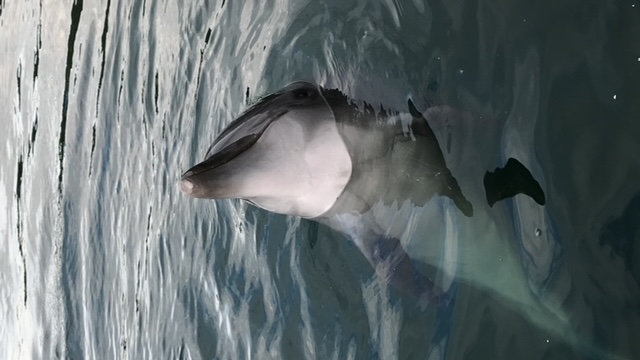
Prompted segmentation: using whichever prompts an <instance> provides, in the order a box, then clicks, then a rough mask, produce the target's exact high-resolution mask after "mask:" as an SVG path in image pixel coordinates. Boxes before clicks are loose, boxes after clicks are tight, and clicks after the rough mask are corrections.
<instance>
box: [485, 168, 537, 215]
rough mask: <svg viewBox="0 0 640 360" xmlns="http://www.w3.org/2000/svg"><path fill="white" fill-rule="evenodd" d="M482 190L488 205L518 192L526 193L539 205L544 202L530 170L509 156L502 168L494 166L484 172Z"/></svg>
mask: <svg viewBox="0 0 640 360" xmlns="http://www.w3.org/2000/svg"><path fill="white" fill-rule="evenodd" d="M484 190H485V192H486V195H487V203H488V204H489V206H493V205H494V204H495V203H496V202H498V201H500V200H504V199H508V198H511V197H514V196H516V195H518V194H524V195H527V196H529V197H530V198H532V199H533V200H534V201H535V202H537V203H538V204H540V205H544V204H545V202H546V199H545V196H544V191H542V188H541V187H540V184H538V182H537V181H536V179H534V178H533V175H531V172H530V171H529V170H528V169H527V168H526V167H525V166H524V165H522V163H521V162H520V161H518V160H516V159H514V158H509V160H508V161H507V164H506V165H505V166H504V167H503V168H496V169H495V170H494V171H493V172H490V171H487V172H486V173H485V174H484Z"/></svg>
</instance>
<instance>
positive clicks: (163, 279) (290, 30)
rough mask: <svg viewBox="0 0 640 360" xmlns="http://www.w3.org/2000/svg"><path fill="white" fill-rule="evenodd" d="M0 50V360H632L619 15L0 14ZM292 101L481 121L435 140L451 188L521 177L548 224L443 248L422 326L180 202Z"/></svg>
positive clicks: (361, 275)
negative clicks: (511, 172) (203, 169)
mask: <svg viewBox="0 0 640 360" xmlns="http://www.w3.org/2000/svg"><path fill="white" fill-rule="evenodd" d="M0 51H1V52H0V59H1V62H0V64H1V66H0V84H2V87H0V114H2V118H1V119H2V121H3V123H4V124H5V126H4V127H3V129H2V130H0V142H1V143H2V144H3V146H2V147H0V160H1V162H0V208H1V209H4V210H3V211H2V214H1V216H0V239H1V240H0V241H1V242H2V246H0V258H1V259H2V260H1V261H0V316H1V319H0V322H1V323H2V324H3V325H2V326H0V357H1V358H3V359H19V358H25V359H31V358H43V359H49V358H70V359H80V358H89V359H93V358H133V359H138V358H154V359H156V358H158V359H167V358H183V359H201V358H205V359H211V358H223V359H225V358H229V359H236V358H241V359H244V358H259V359H270V358H273V359H279V358H287V359H298V358H312V359H313V358H318V359H327V358H330V359H347V358H354V359H371V358H381V359H393V358H398V359H516V358H517V359H542V358H544V359H582V358H594V359H595V358H600V357H602V356H606V355H610V356H611V357H617V358H626V359H634V358H638V357H640V343H639V342H638V341H637V334H639V333H640V243H639V241H640V182H638V179H639V178H640V157H638V155H637V154H640V101H638V99H640V3H638V2H636V1H633V0H628V1H610V2H600V1H577V0H576V1H569V0H563V1H553V2H551V1H549V2H525V1H518V2H507V1H503V2H495V1H455V2H453V1H449V2H441V1H426V2H423V1H420V0H412V1H391V0H384V1H358V2H355V1H353V2H343V1H331V2H317V1H294V0H291V1H255V2H252V1H232V0H227V1H215V2H193V3H190V2H179V3H177V2H169V1H167V2H162V1H155V0H146V1H132V2H125V1H115V0H114V1H111V0H106V1H81V0H78V1H76V2H71V1H65V2H43V1H40V2H38V1H20V2H17V1H5V0H0ZM300 79H303V80H314V81H317V82H319V83H321V84H323V85H325V86H328V87H338V88H341V89H343V90H344V91H345V92H347V93H348V94H349V95H351V96H353V97H356V98H358V99H362V100H367V101H370V102H372V103H383V104H386V105H388V106H390V107H400V106H402V105H403V104H405V103H406V99H407V98H408V97H410V98H412V99H414V100H415V102H416V105H417V106H419V107H420V108H421V109H426V108H427V106H429V105H430V104H431V105H433V104H437V105H448V106H452V107H455V108H457V109H460V110H461V111H465V112H467V113H470V114H475V117H474V118H482V119H485V121H486V122H483V123H474V124H473V126H467V125H469V124H467V123H462V124H457V123H455V121H454V123H449V124H444V125H442V126H445V127H446V126H451V127H452V128H453V129H454V130H453V132H454V133H456V134H459V133H462V134H463V135H466V136H469V137H470V138H472V139H473V141H470V142H469V143H466V144H470V145H473V146H469V149H468V156H469V157H468V158H467V157H462V158H460V159H456V161H459V162H458V163H457V166H458V167H459V168H463V167H465V166H467V164H469V166H470V165H473V161H474V159H478V158H481V159H487V158H489V159H494V160H496V164H495V165H494V167H497V166H500V165H502V164H499V161H498V160H501V159H502V160H504V159H506V158H508V157H510V156H514V155H517V156H518V157H519V158H520V159H521V160H522V161H523V163H525V165H526V166H527V167H528V168H530V169H531V170H532V173H533V174H534V175H535V176H536V178H538V179H539V180H540V182H541V184H542V186H543V188H544V189H545V193H546V196H547V205H546V206H545V207H544V208H543V209H539V208H536V209H534V210H531V208H530V207H528V206H529V205H528V203H527V202H526V200H525V199H522V198H520V197H517V198H514V199H513V200H510V201H507V202H504V203H503V204H500V206H497V207H496V208H495V209H494V210H493V211H495V213H487V214H488V215H486V216H487V219H488V220H487V221H488V224H489V225H488V226H487V227H486V228H482V229H479V228H475V227H467V228H465V229H463V230H464V231H462V232H461V233H462V234H465V236H466V237H468V239H465V241H466V242H463V243H462V244H461V245H460V247H459V249H457V251H458V257H457V259H458V260H457V261H459V262H460V264H459V265H460V269H459V271H458V272H457V275H459V276H457V277H456V279H454V280H452V281H453V282H452V284H453V285H452V288H453V289H454V293H455V298H454V303H453V305H452V306H451V307H449V308H442V307H440V308H439V307H437V306H431V307H429V308H428V309H426V310H422V309H420V308H419V307H417V306H416V305H415V302H414V300H413V299H411V298H409V297H404V296H402V295H401V294H398V293H397V292H396V291H395V290H394V289H393V288H390V287H388V286H386V285H385V284H383V283H381V282H380V281H379V280H378V279H377V278H376V276H375V274H374V273H373V270H372V269H371V268H370V266H369V264H368V263H367V262H366V260H365V259H364V258H363V257H362V256H361V255H360V253H359V251H358V250H357V248H356V247H355V246H354V245H352V244H351V243H350V242H349V241H348V240H346V239H345V238H344V237H343V236H342V235H340V234H337V233H335V232H332V231H331V230H329V229H327V228H325V227H323V226H317V225H315V224H314V223H312V222H310V221H307V220H300V219H297V218H288V217H285V216H280V215H274V214H270V213H267V212H264V211H262V210H258V209H256V208H253V207H251V206H250V205H247V204H245V203H242V202H239V201H230V200H228V201H217V202H214V201H203V200H194V199H190V198H187V197H186V196H183V195H182V194H181V193H180V192H179V190H178V186H177V182H178V180H179V178H180V175H181V174H182V172H183V171H184V170H186V169H187V168H189V167H190V166H191V165H193V164H195V163H196V162H198V161H200V160H201V159H202V157H203V156H204V154H205V152H206V149H207V148H208V147H209V145H210V144H211V143H212V141H213V140H214V138H215V136H216V135H217V134H219V133H220V132H221V131H222V129H223V128H224V126H225V125H226V124H228V123H229V122H230V121H231V120H232V119H233V118H235V117H236V116H237V115H238V114H240V113H241V111H242V110H244V109H245V108H246V107H247V106H248V104H251V103H252V102H253V101H255V100H256V99H257V98H259V96H261V95H264V94H266V93H268V92H270V91H274V90H276V89H278V88H280V87H282V86H284V85H286V84H287V83H289V82H291V81H294V80H300ZM461 125H462V126H461ZM456 129H457V130H456ZM434 130H435V129H434ZM494 148H498V149H500V150H499V153H496V154H494V153H488V149H494ZM486 170H493V168H491V169H486ZM495 214H499V215H495ZM538 230H540V231H538ZM536 234H540V235H536ZM427 235H428V234H426V235H425V236H427ZM471 238H473V239H471ZM486 244H490V245H492V246H485V245H486ZM472 263H473V264H474V266H475V267H473V266H471V265H470V264H472Z"/></svg>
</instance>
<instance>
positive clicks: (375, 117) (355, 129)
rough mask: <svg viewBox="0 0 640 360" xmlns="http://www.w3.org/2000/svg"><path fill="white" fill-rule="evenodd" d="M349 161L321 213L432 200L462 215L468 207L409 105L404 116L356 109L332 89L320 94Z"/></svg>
mask: <svg viewBox="0 0 640 360" xmlns="http://www.w3.org/2000/svg"><path fill="white" fill-rule="evenodd" d="M324 96H325V98H326V99H327V102H328V103H329V105H330V107H331V109H332V111H333V112H334V116H335V119H336V123H337V127H338V131H339V133H340V135H341V136H342V138H343V140H344V142H345V145H346V147H347V150H348V151H349V154H350V156H351V158H352V175H351V178H350V180H349V182H348V183H347V186H346V187H345V189H344V191H343V193H342V194H341V196H340V197H339V198H338V199H337V200H336V203H335V204H334V206H333V208H332V209H331V210H330V211H329V212H328V213H327V214H325V216H332V215H333V214H339V213H341V212H357V213H364V212H366V211H368V210H369V209H370V208H371V206H373V205H374V204H376V203H379V202H381V203H383V204H391V203H393V202H398V203H402V202H404V201H405V200H410V201H411V202H412V203H413V204H415V205H416V206H423V205H425V204H426V203H427V202H428V201H429V200H431V199H432V198H433V197H434V196H438V195H441V196H446V197H449V198H451V199H452V200H453V201H454V203H455V204H456V206H457V207H458V208H459V209H460V211H462V213H464V214H465V215H467V216H471V215H472V213H473V208H472V206H471V204H470V203H469V202H468V201H467V200H466V198H465V196H464V195H463V194H462V191H461V189H460V187H459V186H458V183H457V181H456V179H455V178H454V177H453V175H452V174H451V171H450V170H449V169H448V168H447V165H446V163H445V160H444V157H443V155H442V151H441V149H440V145H439V143H438V139H437V138H436V136H435V135H434V133H433V131H432V130H431V128H430V126H429V124H428V122H427V121H426V119H425V118H424V117H423V116H422V115H421V114H420V113H419V112H418V111H417V110H415V108H414V107H413V104H412V103H411V102H409V104H408V106H409V109H408V110H409V112H407V113H402V114H393V113H391V112H390V111H388V110H386V109H384V108H379V109H375V108H373V107H371V106H369V105H367V104H364V105H363V106H358V105H356V104H355V103H352V102H350V101H349V99H348V98H347V97H345V96H344V95H342V94H341V93H340V92H339V91H337V90H325V93H324Z"/></svg>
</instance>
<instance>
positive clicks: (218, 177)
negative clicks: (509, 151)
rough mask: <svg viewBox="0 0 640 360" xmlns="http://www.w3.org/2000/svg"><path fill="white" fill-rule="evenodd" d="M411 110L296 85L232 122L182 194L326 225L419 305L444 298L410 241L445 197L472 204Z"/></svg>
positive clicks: (458, 204) (465, 211)
mask: <svg viewBox="0 0 640 360" xmlns="http://www.w3.org/2000/svg"><path fill="white" fill-rule="evenodd" d="M408 110H409V111H408V113H400V114H396V113H392V112H390V111H389V110H387V109H384V108H380V109H374V108H373V107H371V106H370V105H368V104H366V103H365V104H357V103H356V102H354V101H352V100H350V99H349V98H348V97H346V96H345V95H344V94H342V93H341V92H340V91H339V90H331V89H324V88H322V87H320V86H318V85H315V84H312V83H308V82H297V83H293V84H291V85H289V86H287V87H285V88H283V89H282V90H280V91H278V92H276V93H274V94H271V95H269V96H266V97H265V98H263V99H261V100H260V101H259V102H258V103H257V104H255V105H254V106H253V107H251V108H250V109H249V110H247V111H246V112H245V113H244V114H242V115H241V116H240V117H239V118H238V119H236V120H234V121H233V122H232V123H231V124H230V125H229V126H228V127H227V128H226V129H225V130H224V131H223V132H222V134H221V135H220V136H219V137H218V138H217V139H216V140H215V142H214V143H213V145H212V146H211V148H210V149H209V150H208V152H207V154H206V157H205V160H204V161H203V162H201V163H200V164H197V165H195V166H194V167H192V168H191V169H189V170H188V171H187V172H185V173H184V175H183V176H182V181H181V190H182V191H183V192H184V193H185V194H187V195H190V196H193V197H197V198H211V199H224V198H240V199H244V200H246V201H249V202H251V203H252V204H254V205H256V206H258V207H260V208H263V209H266V210H269V211H272V212H276V213H280V214H287V215H294V216H301V217H304V218H308V219H313V220H316V221H318V222H320V223H323V224H325V225H328V226H329V227H331V228H333V229H334V230H337V231H339V232H342V233H344V234H346V235H347V236H349V237H350V238H351V239H352V240H353V241H354V242H355V244H356V245H357V247H358V248H359V249H360V251H361V252H362V254H363V255H364V256H365V257H366V259H367V260H368V261H369V262H370V263H371V265H372V266H373V267H374V269H375V271H376V273H377V274H378V275H379V276H380V277H381V278H383V279H384V280H386V281H388V282H390V283H391V284H393V285H394V286H395V287H397V288H399V289H400V290H403V291H405V292H407V293H410V294H412V295H414V296H416V297H418V298H420V300H421V302H422V301H429V300H436V301H441V300H445V301H446V300H447V296H446V295H445V293H444V291H443V290H442V288H441V286H438V285H435V284H434V282H433V281H432V280H431V279H430V278H429V277H427V276H426V275H424V274H423V273H421V272H419V271H418V270H417V269H416V267H415V266H414V264H413V262H412V260H411V259H410V257H409V256H408V255H407V252H406V251H405V248H404V244H406V243H407V242H408V241H410V239H412V238H413V237H415V236H424V234H425V232H424V231H423V230H424V229H422V230H419V229H420V227H419V226H418V225H416V224H419V223H421V222H425V221H423V219H425V218H424V216H425V214H427V215H429V214H431V215H433V214H434V213H437V212H442V206H439V205H438V204H441V203H442V201H446V202H450V203H453V204H454V205H455V206H454V207H453V209H456V210H455V211H456V212H458V213H459V214H461V215H462V216H465V217H469V216H472V215H473V206H472V204H471V202H469V201H468V200H467V197H465V194H463V191H462V190H461V188H460V186H459V185H458V181H457V180H456V178H454V176H453V175H452V173H451V171H450V169H449V168H448V167H447V164H446V162H445V158H444V156H443V153H442V150H441V147H440V144H439V142H438V139H437V138H436V136H435V135H434V132H433V131H432V128H431V127H430V125H429V123H428V122H427V120H426V119H425V118H424V117H423V115H422V114H421V113H420V112H419V111H417V110H416V109H415V107H414V105H413V103H412V102H411V101H408ZM478 181H481V180H478ZM534 182H535V181H534ZM536 185H537V183H536ZM540 191H541V190H540ZM517 192H518V191H511V192H510V193H509V194H510V195H508V196H513V195H515V193H517ZM494 197H495V199H494V200H495V201H499V200H501V199H502V198H504V196H502V197H501V196H500V195H495V196H494ZM449 208H452V207H449ZM407 214H408V215H407ZM427 218H428V216H427ZM431 218H432V219H433V218H434V217H433V216H431ZM440 219H442V218H440ZM445 220H446V219H445ZM436 222H438V220H436ZM428 223H429V222H428V221H426V224H427V225H428ZM441 227H443V226H441ZM444 227H445V228H446V226H444ZM428 231H429V233H430V236H434V237H435V239H431V240H429V239H425V241H435V242H442V240H443V239H442V238H443V237H444V236H445V235H443V232H446V231H452V230H451V226H449V230H446V229H445V230H442V231H440V232H438V230H435V231H432V230H428Z"/></svg>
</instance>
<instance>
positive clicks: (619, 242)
mask: <svg viewBox="0 0 640 360" xmlns="http://www.w3.org/2000/svg"><path fill="white" fill-rule="evenodd" d="M639 243H640V194H638V195H636V196H634V197H633V199H631V201H630V202H629V204H627V206H626V207H625V209H624V211H623V212H622V214H621V215H620V217H618V218H617V219H613V220H611V221H610V222H609V223H607V224H606V225H605V226H604V227H603V228H602V232H601V233H600V241H599V244H600V245H601V246H604V245H609V246H610V247H611V252H612V253H614V254H616V255H617V256H619V257H621V258H622V259H623V260H624V266H625V268H626V270H627V271H629V272H630V273H631V274H632V275H633V278H634V280H635V282H636V284H638V285H640V246H638V244H639Z"/></svg>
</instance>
